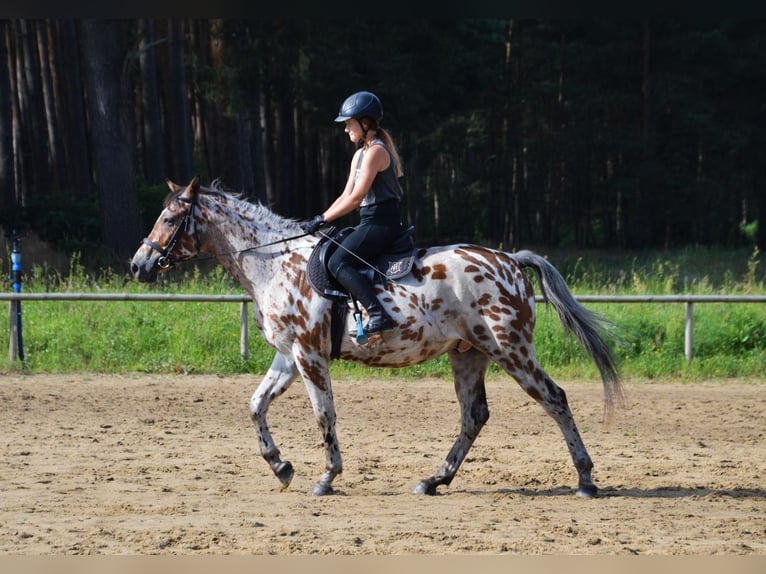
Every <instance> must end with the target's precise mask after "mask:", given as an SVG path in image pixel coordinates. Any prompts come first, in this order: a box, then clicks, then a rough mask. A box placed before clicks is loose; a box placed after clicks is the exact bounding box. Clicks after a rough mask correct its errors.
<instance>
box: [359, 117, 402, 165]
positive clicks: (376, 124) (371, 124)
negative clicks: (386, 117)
mask: <svg viewBox="0 0 766 574" xmlns="http://www.w3.org/2000/svg"><path fill="white" fill-rule="evenodd" d="M359 123H360V124H361V125H362V128H363V129H364V130H365V132H366V131H367V130H370V131H374V132H375V134H376V135H377V136H378V137H379V138H380V139H381V140H382V141H383V143H384V144H386V147H387V148H388V149H389V150H390V151H391V155H392V156H394V163H395V164H396V165H395V166H394V173H396V177H402V176H403V175H404V171H403V170H402V159H401V157H399V151H398V150H397V149H396V144H395V143H394V140H393V138H392V137H391V134H389V133H388V130H386V128H384V127H381V125H380V121H379V120H378V119H376V118H370V117H365V118H360V119H359Z"/></svg>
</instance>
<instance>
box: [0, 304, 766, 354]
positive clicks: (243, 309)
mask: <svg viewBox="0 0 766 574" xmlns="http://www.w3.org/2000/svg"><path fill="white" fill-rule="evenodd" d="M576 299H577V300H578V301H580V302H581V303H663V304H664V303H683V304H684V305H685V306H686V318H685V330H684V354H685V355H686V360H687V361H691V360H692V357H693V351H692V348H693V344H694V305H695V304H698V303H766V295H578V296H576ZM536 300H537V301H538V302H540V301H542V297H541V296H539V295H538V296H537V297H536ZM0 301H10V313H9V328H10V338H9V356H10V359H11V360H12V361H13V360H15V359H16V358H17V356H18V350H19V349H18V347H17V340H18V337H17V325H18V321H17V318H16V302H17V301H19V302H20V301H136V302H140V301H171V302H176V303H178V302H184V301H197V302H199V301H201V302H209V303H239V304H240V312H239V317H240V319H239V320H240V328H239V350H240V355H241V356H242V359H243V360H247V358H248V356H249V351H248V349H249V332H248V307H247V305H248V303H249V302H250V297H248V296H247V295H171V294H151V293H0Z"/></svg>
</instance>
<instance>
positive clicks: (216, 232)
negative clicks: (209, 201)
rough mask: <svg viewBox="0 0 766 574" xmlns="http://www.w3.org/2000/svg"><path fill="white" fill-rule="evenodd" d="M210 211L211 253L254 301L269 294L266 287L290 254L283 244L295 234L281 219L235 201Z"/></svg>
mask: <svg viewBox="0 0 766 574" xmlns="http://www.w3.org/2000/svg"><path fill="white" fill-rule="evenodd" d="M207 211H208V215H207V221H206V226H207V227H208V229H207V233H206V235H207V236H208V238H209V242H210V244H209V245H208V246H207V247H208V250H209V251H211V252H212V253H213V254H214V255H215V257H216V259H217V260H218V262H219V263H220V264H221V265H222V266H223V267H224V269H226V270H227V271H228V272H229V274H230V275H232V277H234V278H235V279H236V280H237V281H238V282H239V283H240V284H241V285H242V286H243V287H244V288H245V290H246V291H247V292H248V293H249V294H250V295H251V296H253V298H254V299H256V298H259V295H260V294H263V293H268V292H269V290H268V289H264V286H266V285H268V284H269V283H270V282H271V281H272V280H273V278H274V276H275V275H276V273H275V269H276V268H278V267H279V266H281V265H282V262H283V261H284V257H285V255H286V254H287V252H288V244H287V243H286V242H282V240H284V239H286V238H287V237H288V236H289V235H290V234H291V233H290V231H289V230H287V231H285V230H284V229H283V227H284V225H285V224H284V223H283V221H282V220H281V218H279V217H278V216H276V215H274V214H273V213H271V212H269V211H267V210H266V209H265V208H262V207H256V206H252V205H250V204H247V203H245V202H242V201H238V200H234V199H229V200H228V201H226V202H216V205H210V206H208V210H207Z"/></svg>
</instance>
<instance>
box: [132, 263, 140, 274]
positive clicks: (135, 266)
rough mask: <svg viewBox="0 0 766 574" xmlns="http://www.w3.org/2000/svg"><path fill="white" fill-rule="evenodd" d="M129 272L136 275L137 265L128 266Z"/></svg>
mask: <svg viewBox="0 0 766 574" xmlns="http://www.w3.org/2000/svg"><path fill="white" fill-rule="evenodd" d="M130 272H131V273H133V275H137V274H138V263H131V264H130Z"/></svg>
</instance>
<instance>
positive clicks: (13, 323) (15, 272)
mask: <svg viewBox="0 0 766 574" xmlns="http://www.w3.org/2000/svg"><path fill="white" fill-rule="evenodd" d="M12 241H13V248H12V251H11V280H12V281H13V292H14V293H21V251H19V243H20V242H21V237H20V236H19V235H17V234H16V232H15V231H14V232H13V239H12ZM9 324H10V332H9V335H10V337H9V340H8V356H9V359H10V360H11V361H14V360H15V359H16V358H17V357H18V358H19V359H21V361H22V362H23V361H24V339H23V338H22V336H21V301H19V300H16V301H11V304H10V313H9Z"/></svg>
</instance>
